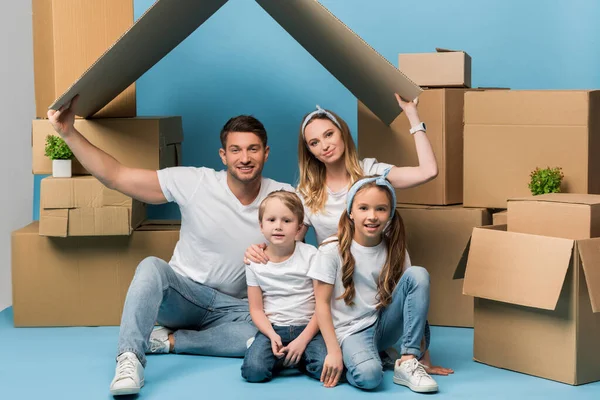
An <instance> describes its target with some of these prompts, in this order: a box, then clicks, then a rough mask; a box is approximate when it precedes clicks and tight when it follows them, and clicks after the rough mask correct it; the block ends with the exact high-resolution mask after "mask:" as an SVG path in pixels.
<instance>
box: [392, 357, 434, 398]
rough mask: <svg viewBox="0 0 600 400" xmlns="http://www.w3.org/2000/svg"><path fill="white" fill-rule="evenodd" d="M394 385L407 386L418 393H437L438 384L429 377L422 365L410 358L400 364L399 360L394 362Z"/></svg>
mask: <svg viewBox="0 0 600 400" xmlns="http://www.w3.org/2000/svg"><path fill="white" fill-rule="evenodd" d="M394 383H396V384H398V385H403V386H408V387H409V388H410V390H412V391H413V392H418V393H430V392H437V391H438V384H437V383H436V382H435V381H434V380H433V378H432V377H431V376H429V374H428V373H427V371H425V367H424V366H423V364H421V363H420V362H419V360H417V359H416V358H411V359H410V360H406V361H404V362H402V363H400V360H398V361H397V362H396V366H395V367H394Z"/></svg>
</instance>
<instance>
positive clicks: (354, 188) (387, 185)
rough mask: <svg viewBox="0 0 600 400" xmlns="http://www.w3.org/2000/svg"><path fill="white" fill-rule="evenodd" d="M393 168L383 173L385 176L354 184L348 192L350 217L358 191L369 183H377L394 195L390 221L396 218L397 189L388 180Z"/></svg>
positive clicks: (347, 209)
mask: <svg viewBox="0 0 600 400" xmlns="http://www.w3.org/2000/svg"><path fill="white" fill-rule="evenodd" d="M391 169H392V168H391V167H390V168H387V169H386V170H385V171H383V174H381V176H374V177H372V178H363V179H361V180H358V181H356V182H355V183H354V185H352V187H351V188H350V190H349V191H348V197H347V200H346V201H347V206H346V207H347V208H346V211H347V212H348V215H350V211H351V210H352V203H353V202H354V196H356V192H358V190H359V189H360V188H361V187H363V186H364V185H366V184H367V183H370V182H375V183H376V184H377V185H378V186H383V187H385V188H387V189H388V190H389V191H390V193H391V194H392V210H391V213H390V219H391V218H392V217H393V216H394V211H395V208H396V189H394V187H393V186H392V184H391V183H390V181H388V180H387V176H388V174H389V173H390V170H391Z"/></svg>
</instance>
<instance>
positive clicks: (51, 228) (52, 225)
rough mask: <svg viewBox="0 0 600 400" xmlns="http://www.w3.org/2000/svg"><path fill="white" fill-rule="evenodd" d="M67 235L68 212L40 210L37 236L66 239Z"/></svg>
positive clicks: (62, 210)
mask: <svg viewBox="0 0 600 400" xmlns="http://www.w3.org/2000/svg"><path fill="white" fill-rule="evenodd" d="M68 233H69V210H67V209H59V210H42V211H41V212H40V225H39V234H40V235H42V236H56V237H67V235H68Z"/></svg>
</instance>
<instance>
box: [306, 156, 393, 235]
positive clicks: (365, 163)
mask: <svg viewBox="0 0 600 400" xmlns="http://www.w3.org/2000/svg"><path fill="white" fill-rule="evenodd" d="M360 166H361V168H362V170H363V174H364V175H365V176H368V175H381V174H382V173H383V172H384V171H385V170H386V169H387V168H390V167H393V165H391V164H385V163H379V162H377V160H376V159H375V158H365V159H363V160H361V161H360ZM298 196H300V199H302V204H305V201H304V198H303V197H302V195H301V194H300V193H298ZM346 197H348V188H344V189H342V190H340V191H338V192H332V191H331V190H329V188H327V200H326V201H325V206H324V208H323V209H322V210H321V211H320V212H318V213H316V214H315V213H313V212H311V211H310V209H308V208H307V207H306V205H305V206H304V224H306V225H308V226H312V227H313V228H314V230H315V235H316V236H317V243H318V244H321V243H323V241H324V240H325V239H327V238H328V237H330V236H332V235H334V234H335V233H336V232H337V227H338V223H339V222H340V217H341V216H342V213H343V212H344V211H345V210H346Z"/></svg>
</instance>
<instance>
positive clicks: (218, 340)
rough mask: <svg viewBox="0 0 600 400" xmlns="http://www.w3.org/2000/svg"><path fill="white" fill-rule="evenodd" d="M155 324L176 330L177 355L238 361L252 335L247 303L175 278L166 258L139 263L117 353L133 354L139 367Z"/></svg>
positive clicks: (122, 319)
mask: <svg viewBox="0 0 600 400" xmlns="http://www.w3.org/2000/svg"><path fill="white" fill-rule="evenodd" d="M157 321H158V323H159V324H160V325H163V326H165V327H168V328H171V329H173V330H175V332H174V333H173V335H174V338H175V348H174V351H175V353H188V354H198V355H208V356H222V357H242V356H243V355H244V353H245V351H246V341H247V340H248V339H249V338H251V337H253V336H254V335H255V334H256V331H257V329H256V327H255V326H254V325H253V324H252V319H251V318H250V313H249V311H248V301H247V300H242V299H237V298H234V297H231V296H228V295H226V294H223V293H220V292H218V291H217V290H214V289H212V288H210V287H208V286H205V285H202V284H200V283H197V282H194V281H192V280H191V279H189V278H185V277H183V276H181V275H179V274H177V273H176V272H175V271H173V269H172V268H171V267H170V266H169V264H167V263H166V262H165V261H164V260H161V259H159V258H156V257H148V258H146V259H144V260H142V262H140V264H139V265H138V267H137V269H136V271H135V276H134V277H133V281H132V282H131V286H130V287H129V290H128V292H127V297H126V299H125V306H124V308H123V316H122V317H121V328H120V332H119V345H118V353H117V355H119V354H122V353H124V352H127V351H131V352H133V353H134V354H135V355H136V356H137V357H138V359H139V360H140V362H141V363H142V365H143V366H146V357H145V353H146V350H147V349H148V339H149V338H150V333H151V332H152V329H153V328H154V324H155V323H156V322H157Z"/></svg>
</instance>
